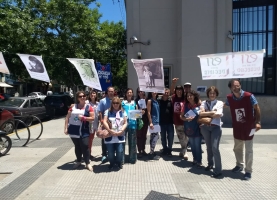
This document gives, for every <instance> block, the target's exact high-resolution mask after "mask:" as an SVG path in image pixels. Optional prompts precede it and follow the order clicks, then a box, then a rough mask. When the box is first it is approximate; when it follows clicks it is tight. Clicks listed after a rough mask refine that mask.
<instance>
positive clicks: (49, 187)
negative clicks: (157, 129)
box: [0, 119, 277, 200]
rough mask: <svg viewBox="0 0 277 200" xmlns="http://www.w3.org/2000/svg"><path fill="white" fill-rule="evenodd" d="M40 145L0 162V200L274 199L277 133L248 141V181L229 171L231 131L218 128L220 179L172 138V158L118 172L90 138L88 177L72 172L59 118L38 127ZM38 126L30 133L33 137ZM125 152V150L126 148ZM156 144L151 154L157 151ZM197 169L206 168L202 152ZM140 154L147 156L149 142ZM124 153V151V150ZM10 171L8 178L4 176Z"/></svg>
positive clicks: (70, 147)
mask: <svg viewBox="0 0 277 200" xmlns="http://www.w3.org/2000/svg"><path fill="white" fill-rule="evenodd" d="M43 125H44V132H43V134H42V137H41V140H38V141H34V142H32V143H30V144H29V145H28V147H16V145H15V146H13V147H12V149H11V151H10V152H9V154H8V155H7V156H4V157H1V158H0V173H1V174H0V199H1V200H5V199H18V200H19V199H20V200H21V199H22V200H23V199H26V200H27V199H28V200H37V199H39V200H60V199H62V200H67V199H68V200H69V199H72V200H73V199H76V200H77V199H78V200H79V199H98V200H99V199H132V200H133V199H185V198H187V199H220V200H222V199H224V200H225V199H277V190H276V188H277V173H276V172H275V170H276V166H277V145H276V144H277V139H276V138H277V129H262V130H261V131H259V132H257V134H256V136H255V138H254V164H253V170H254V171H253V174H252V176H253V177H252V179H251V180H250V181H244V180H242V179H243V174H242V173H238V174H235V173H232V172H231V169H232V168H233V167H234V166H235V157H234V153H233V137H232V129H231V128H223V136H222V139H221V144H220V150H221V156H222V166H223V174H224V176H223V177H222V178H221V179H213V178H211V177H210V174H211V172H206V171H205V170H204V168H203V169H197V168H194V167H192V165H191V157H192V156H191V152H189V153H188V154H189V161H184V160H180V158H179V157H178V154H179V149H180V144H179V143H178V138H177V136H175V138H174V141H175V142H174V149H173V151H174V152H173V157H164V158H161V159H160V160H159V161H149V160H147V159H146V158H145V159H142V160H139V161H138V162H137V163H136V164H134V165H132V164H128V163H126V164H125V165H124V167H123V169H122V170H120V171H111V172H110V171H109V170H108V169H107V167H108V163H105V164H103V165H101V163H100V160H101V156H100V155H101V145H100V144H101V140H100V139H99V138H95V139H94V142H93V155H94V156H97V158H96V159H95V161H93V162H91V164H92V165H93V172H89V171H88V170H86V169H85V168H84V166H82V167H80V168H79V169H77V170H72V166H73V161H74V160H75V155H74V148H73V144H72V142H71V140H70V139H69V138H68V136H65V135H64V134H63V126H64V119H55V120H51V121H49V122H44V124H43ZM37 129H39V127H38V126H34V127H32V128H31V131H33V132H35V131H36V130H37ZM126 147H127V146H126ZM161 148H162V147H161V144H160V140H159V143H158V145H157V147H156V151H159V150H160V149H161ZM202 149H203V150H204V153H203V154H202V155H203V165H205V166H206V165H207V159H206V152H205V150H206V147H205V145H202ZM146 151H147V152H148V151H149V138H148V139H147V147H146ZM126 152H127V149H126ZM9 172H10V174H9Z"/></svg>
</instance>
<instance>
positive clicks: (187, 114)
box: [185, 110, 196, 118]
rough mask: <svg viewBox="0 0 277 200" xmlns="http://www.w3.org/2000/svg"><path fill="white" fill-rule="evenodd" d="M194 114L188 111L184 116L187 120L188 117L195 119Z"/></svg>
mask: <svg viewBox="0 0 277 200" xmlns="http://www.w3.org/2000/svg"><path fill="white" fill-rule="evenodd" d="M195 116H196V114H195V113H194V112H193V111H192V110H189V111H188V112H187V113H186V114H185V117H186V118H188V117H195Z"/></svg>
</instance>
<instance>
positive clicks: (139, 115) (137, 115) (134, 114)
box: [129, 110, 142, 119]
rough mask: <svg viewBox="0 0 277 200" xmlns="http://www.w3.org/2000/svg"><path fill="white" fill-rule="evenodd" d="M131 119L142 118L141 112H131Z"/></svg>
mask: <svg viewBox="0 0 277 200" xmlns="http://www.w3.org/2000/svg"><path fill="white" fill-rule="evenodd" d="M129 118H130V119H137V118H142V112H141V110H129Z"/></svg>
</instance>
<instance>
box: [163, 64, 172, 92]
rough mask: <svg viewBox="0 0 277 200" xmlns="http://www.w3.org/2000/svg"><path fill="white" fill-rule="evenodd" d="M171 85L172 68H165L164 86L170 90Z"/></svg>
mask: <svg viewBox="0 0 277 200" xmlns="http://www.w3.org/2000/svg"><path fill="white" fill-rule="evenodd" d="M170 83H171V67H170V66H164V86H165V87H166V88H170Z"/></svg>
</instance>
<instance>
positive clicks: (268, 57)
mask: <svg viewBox="0 0 277 200" xmlns="http://www.w3.org/2000/svg"><path fill="white" fill-rule="evenodd" d="M276 5H277V1H276V2H275V1H273V0H263V1H260V0H236V1H235V0H233V34H234V36H235V40H234V41H233V51H234V52H236V51H250V50H261V49H266V53H265V55H264V62H263V65H264V66H263V68H264V69H263V76H262V77H258V78H246V79H242V80H241V82H242V87H243V89H244V90H247V91H249V92H252V93H255V94H271V95H272V94H276V92H275V89H276V88H275V86H276V61H275V59H276V52H275V48H274V47H275V46H276V42H275V37H276V31H275V25H274V21H275V18H276V12H275V7H276Z"/></svg>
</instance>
